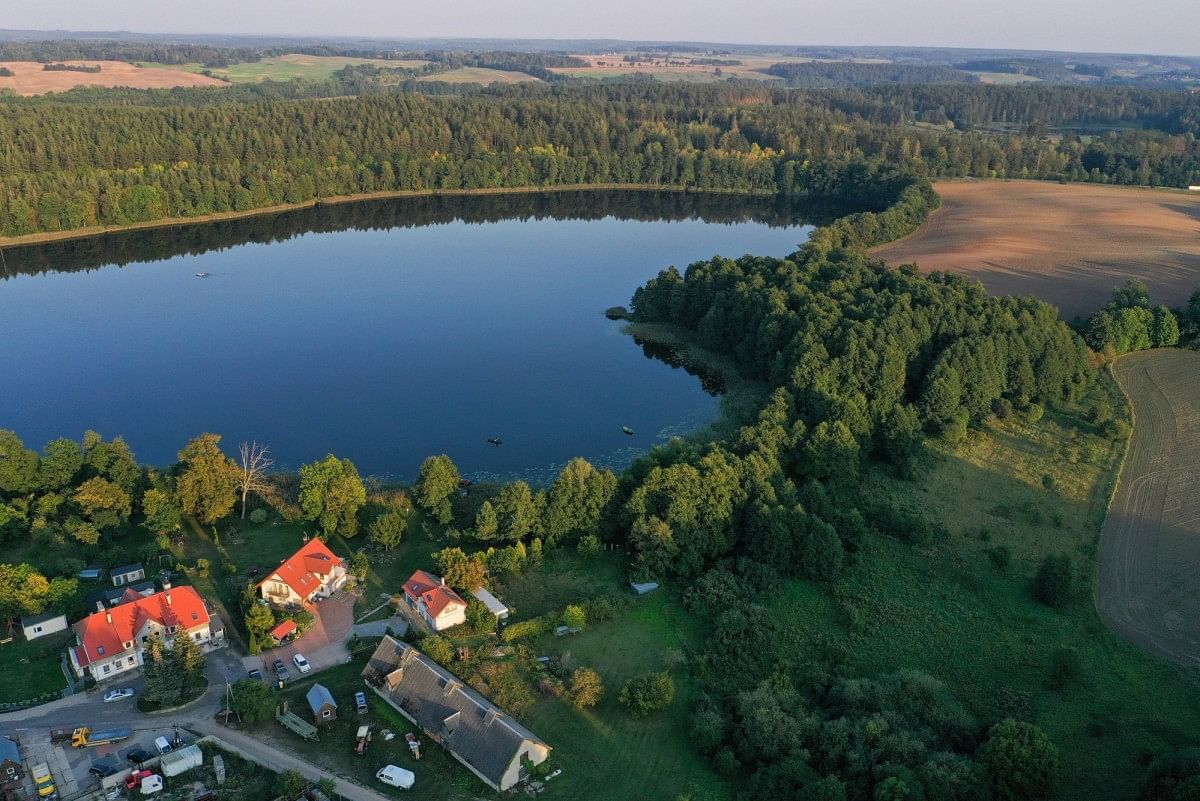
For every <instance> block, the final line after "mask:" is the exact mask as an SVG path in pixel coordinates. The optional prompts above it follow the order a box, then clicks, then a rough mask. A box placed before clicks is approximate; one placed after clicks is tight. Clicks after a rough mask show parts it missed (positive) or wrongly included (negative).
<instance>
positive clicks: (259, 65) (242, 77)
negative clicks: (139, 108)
mask: <svg viewBox="0 0 1200 801" xmlns="http://www.w3.org/2000/svg"><path fill="white" fill-rule="evenodd" d="M139 63H141V64H143V65H145V66H147V67H161V68H164V69H174V70H183V71H184V72H195V73H201V72H205V71H206V70H207V71H208V72H209V73H211V74H212V75H213V76H214V77H217V78H224V79H225V80H227V81H231V82H232V83H257V82H259V81H290V80H292V79H293V78H303V79H305V80H310V81H320V80H325V79H326V78H328V77H330V76H331V75H333V73H335V72H337V71H338V70H340V69H342V68H343V67H347V66H355V65H359V64H374V65H376V66H379V67H403V68H405V69H416V68H418V67H422V66H424V65H425V64H427V63H428V62H425V61H420V60H417V59H409V60H389V59H382V58H352V57H349V56H308V55H303V54H300V53H288V54H287V55H283V56H275V57H272V58H264V59H262V60H260V61H252V62H245V63H242V64H231V65H229V66H228V67H205V66H204V65H203V64H158V63H153V62H148V61H146V62H139Z"/></svg>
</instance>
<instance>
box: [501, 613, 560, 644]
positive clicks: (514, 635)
mask: <svg viewBox="0 0 1200 801" xmlns="http://www.w3.org/2000/svg"><path fill="white" fill-rule="evenodd" d="M552 628H554V618H552V617H550V616H548V615H543V616H542V617H533V618H530V619H529V620H522V621H521V622H520V623H513V624H511V625H510V626H508V627H507V628H505V629H504V633H503V634H502V635H501V638H502V639H503V640H504V641H505V642H512V641H513V640H519V639H521V638H523V637H536V636H538V635H539V634H546V633H547V632H549V631H550V630H551V629H552Z"/></svg>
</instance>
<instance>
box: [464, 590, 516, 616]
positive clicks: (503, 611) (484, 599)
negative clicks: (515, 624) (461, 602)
mask: <svg viewBox="0 0 1200 801" xmlns="http://www.w3.org/2000/svg"><path fill="white" fill-rule="evenodd" d="M471 594H472V595H474V596H475V597H476V598H478V599H479V600H480V602H481V603H482V604H483V605H484V606H486V607H487V608H488V611H489V612H491V613H492V614H493V615H495V616H496V617H497V619H499V620H506V619H507V618H508V607H507V606H505V605H504V602H503V601H501V600H500V599H499V598H497V597H496V596H495V595H492V594H491V593H490V592H488V591H487V589H486V588H484V587H480V588H479V589H476V590H473V591H472V592H471Z"/></svg>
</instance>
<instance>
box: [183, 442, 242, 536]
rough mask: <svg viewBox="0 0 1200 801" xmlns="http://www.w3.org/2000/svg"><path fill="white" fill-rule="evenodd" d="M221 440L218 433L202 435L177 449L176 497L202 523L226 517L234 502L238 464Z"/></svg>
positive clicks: (208, 523) (209, 522)
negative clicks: (181, 448)
mask: <svg viewBox="0 0 1200 801" xmlns="http://www.w3.org/2000/svg"><path fill="white" fill-rule="evenodd" d="M220 442H221V437H220V435H218V434H201V435H200V436H198V437H196V438H195V439H193V440H192V441H191V442H189V443H188V444H187V446H186V447H184V449H183V450H181V451H180V452H179V469H180V472H179V476H178V478H177V479H176V481H175V497H176V498H178V500H179V505H180V506H181V507H182V508H183V510H184V511H185V512H187V513H188V514H192V515H195V516H196V519H197V520H199V521H200V522H201V523H204V524H205V525H211V524H212V523H215V522H216V521H218V520H220V519H221V518H223V517H225V516H226V515H227V514H229V512H230V511H231V510H232V509H233V505H234V504H235V503H237V485H238V467H237V465H236V464H234V461H233V460H232V459H230V458H229V457H228V456H226V455H225V454H224V453H223V452H222V451H221V448H220Z"/></svg>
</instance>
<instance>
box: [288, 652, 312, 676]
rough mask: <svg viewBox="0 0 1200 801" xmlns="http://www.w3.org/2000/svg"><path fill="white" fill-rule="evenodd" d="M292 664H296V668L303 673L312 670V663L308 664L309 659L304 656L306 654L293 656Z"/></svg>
mask: <svg viewBox="0 0 1200 801" xmlns="http://www.w3.org/2000/svg"><path fill="white" fill-rule="evenodd" d="M292 664H294V665H295V666H296V670H298V671H300V672H301V673H307V672H308V671H310V670H312V665H310V664H308V660H307V659H305V658H304V654H296V655H295V656H293V657H292Z"/></svg>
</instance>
